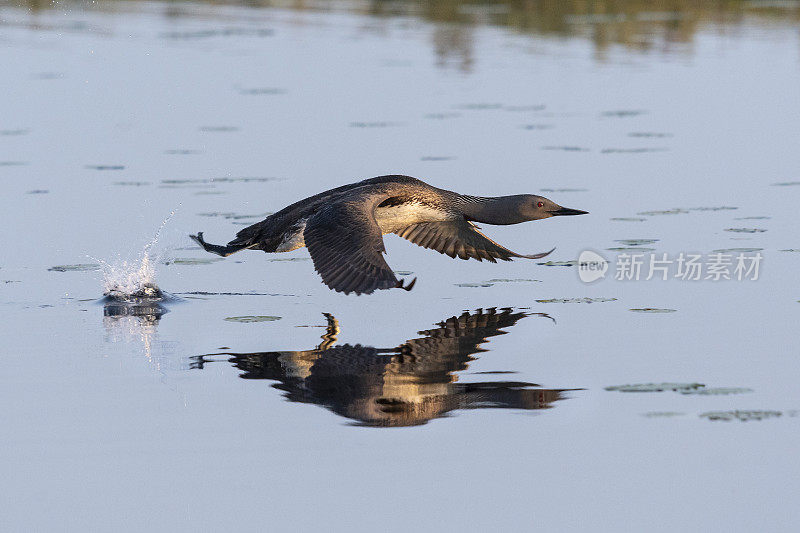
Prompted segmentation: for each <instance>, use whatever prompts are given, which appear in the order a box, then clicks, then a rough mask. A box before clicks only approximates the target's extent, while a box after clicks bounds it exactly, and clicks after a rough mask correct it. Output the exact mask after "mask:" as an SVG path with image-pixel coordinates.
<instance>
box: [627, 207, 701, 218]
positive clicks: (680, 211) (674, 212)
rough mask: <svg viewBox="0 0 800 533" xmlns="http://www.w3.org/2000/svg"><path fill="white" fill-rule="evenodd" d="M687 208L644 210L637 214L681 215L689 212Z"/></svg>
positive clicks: (649, 215)
mask: <svg viewBox="0 0 800 533" xmlns="http://www.w3.org/2000/svg"><path fill="white" fill-rule="evenodd" d="M688 212H689V211H687V210H686V209H680V208H678V207H676V208H675V209H665V210H663V211H642V212H641V213H636V214H637V215H644V216H648V217H651V216H656V215H680V214H683V213H688Z"/></svg>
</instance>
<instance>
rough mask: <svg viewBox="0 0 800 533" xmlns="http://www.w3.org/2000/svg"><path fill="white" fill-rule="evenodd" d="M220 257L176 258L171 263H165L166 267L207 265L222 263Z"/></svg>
mask: <svg viewBox="0 0 800 533" xmlns="http://www.w3.org/2000/svg"><path fill="white" fill-rule="evenodd" d="M222 260H223V258H222V257H202V258H200V257H176V258H175V259H173V260H172V261H167V262H166V263H165V264H167V265H208V264H211V263H216V262H217V261H222Z"/></svg>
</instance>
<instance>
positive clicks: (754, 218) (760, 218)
mask: <svg viewBox="0 0 800 533" xmlns="http://www.w3.org/2000/svg"><path fill="white" fill-rule="evenodd" d="M771 218H772V217H766V216H758V217H738V218H734V220H770V219H771Z"/></svg>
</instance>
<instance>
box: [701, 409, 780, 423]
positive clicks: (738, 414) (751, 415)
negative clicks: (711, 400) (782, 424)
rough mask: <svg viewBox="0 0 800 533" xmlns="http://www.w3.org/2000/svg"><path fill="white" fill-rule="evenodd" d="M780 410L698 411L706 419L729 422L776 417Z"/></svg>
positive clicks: (778, 415)
mask: <svg viewBox="0 0 800 533" xmlns="http://www.w3.org/2000/svg"><path fill="white" fill-rule="evenodd" d="M782 415H783V413H782V412H781V411H740V410H735V411H708V412H706V413H700V418H706V419H708V420H714V421H723V422H731V421H733V420H738V421H740V422H750V421H754V420H756V421H757V420H766V419H767V418H778V417H780V416H782Z"/></svg>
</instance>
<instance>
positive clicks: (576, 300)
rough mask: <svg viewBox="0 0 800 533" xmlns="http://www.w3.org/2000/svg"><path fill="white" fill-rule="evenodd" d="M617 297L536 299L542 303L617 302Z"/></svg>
mask: <svg viewBox="0 0 800 533" xmlns="http://www.w3.org/2000/svg"><path fill="white" fill-rule="evenodd" d="M616 300H617V299H616V298H550V299H548V300H536V302H537V303H540V304H592V303H602V302H615V301H616Z"/></svg>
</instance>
